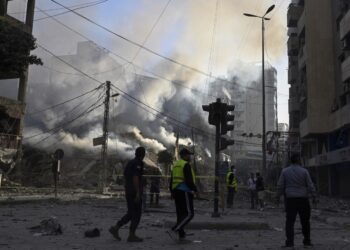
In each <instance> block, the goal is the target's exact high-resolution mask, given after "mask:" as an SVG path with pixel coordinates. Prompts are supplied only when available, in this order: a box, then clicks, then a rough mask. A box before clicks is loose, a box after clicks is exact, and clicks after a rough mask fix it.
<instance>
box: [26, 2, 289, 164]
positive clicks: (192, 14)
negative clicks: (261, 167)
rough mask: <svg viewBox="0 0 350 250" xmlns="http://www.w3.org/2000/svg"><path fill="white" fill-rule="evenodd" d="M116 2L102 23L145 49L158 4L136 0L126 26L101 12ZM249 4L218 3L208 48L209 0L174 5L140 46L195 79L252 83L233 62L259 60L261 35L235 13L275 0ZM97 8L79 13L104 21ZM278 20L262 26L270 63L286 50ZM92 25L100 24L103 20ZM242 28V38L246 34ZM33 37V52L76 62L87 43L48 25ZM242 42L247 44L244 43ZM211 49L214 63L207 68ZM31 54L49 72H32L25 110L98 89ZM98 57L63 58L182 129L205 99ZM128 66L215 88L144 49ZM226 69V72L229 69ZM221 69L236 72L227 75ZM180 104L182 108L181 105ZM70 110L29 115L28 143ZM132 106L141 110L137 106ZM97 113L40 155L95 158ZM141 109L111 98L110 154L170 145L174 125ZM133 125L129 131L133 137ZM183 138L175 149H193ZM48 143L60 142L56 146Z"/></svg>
mask: <svg viewBox="0 0 350 250" xmlns="http://www.w3.org/2000/svg"><path fill="white" fill-rule="evenodd" d="M117 2H118V1H109V2H107V3H106V4H104V5H101V6H100V7H101V8H102V9H100V10H101V13H102V12H103V16H104V18H107V19H109V20H111V22H110V25H111V27H112V28H111V29H113V30H115V31H116V32H117V33H121V34H123V35H125V37H128V38H130V39H131V40H135V41H143V40H144V37H146V35H147V33H148V31H147V30H149V29H150V27H152V24H153V23H154V20H155V16H154V15H150V13H159V12H160V10H161V8H162V5H160V4H159V3H158V1H157V3H156V2H154V3H153V4H152V3H150V2H149V1H144V0H140V1H138V2H137V4H138V8H135V10H134V11H133V12H132V13H128V15H129V16H128V18H126V19H125V20H123V18H122V17H123V15H122V14H123V13H121V12H120V13H119V14H120V16H121V18H120V19H119V18H115V12H114V11H112V12H111V11H108V8H114V7H115V5H117ZM256 2H257V1H253V0H246V1H241V0H233V1H218V3H219V5H218V12H217V15H218V16H217V26H216V31H215V39H214V44H213V45H212V41H213V40H212V37H213V34H212V27H213V22H214V18H215V17H214V10H215V9H216V6H215V3H216V1H207V0H199V1H172V3H171V4H170V5H169V7H168V10H167V12H166V15H164V16H163V17H162V20H161V21H160V22H159V24H158V25H157V27H156V29H155V30H154V31H153V33H152V35H151V36H150V37H149V40H148V41H147V43H146V46H147V47H150V48H151V49H153V50H155V51H163V52H164V51H165V52H164V53H165V55H166V56H168V57H171V58H174V59H176V60H178V61H179V62H183V63H185V64H188V65H191V66H193V67H195V68H198V69H199V70H200V71H204V72H207V71H208V69H209V71H210V72H208V73H211V72H212V73H213V75H223V77H224V78H228V79H229V78H230V77H231V76H232V75H235V76H237V75H238V76H241V77H240V80H241V81H242V83H243V84H245V81H246V82H249V81H250V80H251V79H256V78H257V77H256V76H255V75H254V74H252V71H249V70H244V69H245V68H246V67H243V66H242V65H243V63H239V60H240V59H241V58H240V57H242V56H244V58H245V60H256V57H257V54H259V53H260V52H259V51H260V48H259V46H260V34H261V33H260V26H259V25H258V24H252V23H253V22H255V20H251V19H247V18H245V17H244V16H243V15H242V12H245V11H256V12H257V13H259V12H261V11H264V10H265V7H266V6H268V5H269V4H271V3H274V1H266V3H265V2H264V3H259V4H258V5H257V3H256ZM259 2H260V1H259ZM38 6H39V7H42V8H43V7H46V8H49V7H55V6H54V5H52V3H50V4H49V3H47V2H44V1H42V2H40V1H38ZM56 7H57V6H56ZM98 10H99V9H98ZM98 10H96V9H95V8H91V9H86V10H84V15H87V16H89V17H90V18H91V19H93V20H95V19H96V17H99V18H100V14H101V13H99V12H98ZM116 11H117V10H116ZM41 16H42V15H41ZM284 18H285V17H284V16H283V15H282V14H281V13H279V12H278V13H277V14H276V15H275V16H274V22H273V23H272V24H271V26H269V27H267V37H269V39H268V41H267V47H268V48H269V56H270V57H274V58H278V57H279V56H280V55H281V53H282V51H283V47H282V46H283V44H284V41H283V34H284V33H285V29H284V28H283V26H282V24H281V22H280V21H281V20H282V19H283V20H284ZM60 20H61V21H62V22H64V23H67V24H69V26H70V27H72V28H73V29H75V30H79V31H80V32H82V33H84V34H85V35H86V36H88V37H90V38H91V40H93V41H95V42H96V43H97V44H100V45H102V46H104V47H107V48H109V49H110V50H111V51H114V52H116V53H118V54H121V55H122V56H124V57H126V58H133V57H134V56H135V55H136V52H137V50H138V48H136V47H135V46H131V45H130V44H127V43H125V42H122V41H121V40H120V39H117V38H116V37H115V36H112V35H111V34H108V33H105V32H102V31H101V30H99V29H97V28H96V27H95V26H89V25H87V24H86V23H83V22H82V20H81V19H80V18H79V17H77V16H75V15H73V14H71V15H67V16H65V17H64V19H63V18H61V19H60ZM99 22H100V23H102V24H103V23H104V21H103V20H102V21H99ZM282 23H283V22H282ZM141 24H142V25H141ZM92 27H93V28H92ZM248 28H249V32H248V31H247V29H248ZM51 31H52V32H51ZM34 35H35V36H36V37H37V39H38V42H39V43H40V44H42V45H44V46H46V47H47V48H48V49H50V50H51V51H53V52H54V53H56V54H58V55H64V54H76V52H75V50H76V43H77V42H78V41H82V40H85V39H82V38H81V37H79V36H78V35H77V34H74V33H72V32H71V31H69V30H67V29H66V28H64V27H62V26H61V25H60V24H58V23H56V22H55V21H54V20H47V21H45V22H37V23H35V26H34ZM244 37H245V40H243V38H244ZM241 43H243V45H242V44H241ZM160 48H162V49H160ZM211 48H213V49H211ZM211 50H212V53H213V55H214V56H213V57H212V59H211V61H209V54H210V51H211ZM242 51H243V52H242ZM258 52H259V53H258ZM36 53H37V54H39V56H41V57H43V58H44V63H45V66H46V68H43V67H32V68H31V71H30V74H29V75H30V82H29V89H28V98H27V100H28V109H29V110H37V109H41V108H44V107H48V106H51V105H52V104H54V103H59V102H61V101H62V100H66V99H67V98H69V97H72V96H77V95H79V94H81V93H82V92H84V91H87V90H89V89H91V88H93V87H94V86H97V85H98V83H96V82H94V81H92V80H90V79H88V78H86V77H84V76H81V75H79V74H80V73H79V72H77V71H75V70H74V69H72V68H70V67H69V66H67V65H64V63H62V62H59V61H57V60H52V59H48V58H47V57H48V56H49V55H48V54H47V53H44V52H43V51H42V50H40V49H38V50H37V51H36ZM243 53H244V54H243ZM96 55H98V53H97V54H96V51H95V50H92V51H90V52H89V51H87V52H86V53H85V59H84V58H80V59H79V60H77V61H76V60H70V59H69V57H67V56H65V57H62V58H63V60H67V61H68V62H69V63H70V64H72V65H73V66H75V67H76V68H78V69H80V70H82V71H83V72H85V73H87V74H89V75H91V76H92V77H94V78H96V79H98V80H99V81H101V82H104V81H105V80H110V81H111V82H112V83H113V84H115V85H116V86H117V87H118V88H120V89H122V90H124V91H125V92H127V93H129V94H130V95H132V96H134V97H135V98H137V99H138V100H141V101H142V102H143V103H144V104H146V105H148V106H151V107H153V108H155V109H157V110H159V111H161V112H165V113H167V114H169V115H171V116H172V117H175V118H176V119H178V120H180V121H181V122H184V123H185V122H187V121H188V120H191V119H192V120H194V118H193V117H194V113H198V111H200V106H201V105H202V101H203V98H202V97H203V96H202V94H199V95H198V93H196V92H191V91H189V90H186V89H182V90H181V91H180V90H179V86H178V85H176V84H172V83H170V82H168V81H164V80H161V79H157V77H155V76H153V75H151V74H149V73H146V72H142V70H141V69H140V68H139V67H134V66H132V65H129V64H125V62H121V61H120V60H119V61H117V60H118V59H117V58H116V57H115V56H113V55H111V54H108V53H107V52H106V51H102V50H100V57H101V58H98V56H97V57H96ZM114 59H115V60H114ZM133 62H134V63H135V64H136V65H139V66H141V67H143V68H145V69H146V70H148V71H152V72H155V73H156V74H158V75H161V76H162V77H164V78H166V79H169V80H171V81H181V84H183V85H186V86H188V87H191V88H195V89H197V90H201V91H203V92H205V93H206V92H207V91H208V88H207V86H206V84H205V83H206V82H211V81H213V79H209V80H208V79H207V77H205V76H203V75H201V74H199V73H198V72H195V71H191V70H188V69H186V68H185V67H181V66H179V65H176V64H173V63H170V62H167V61H166V60H163V59H160V58H159V57H156V56H154V55H151V54H150V53H148V52H145V51H141V52H140V53H139V54H138V56H137V57H135V60H134V61H133ZM121 65H123V67H121ZM228 65H230V66H228ZM229 67H230V68H231V69H230V70H228V68H229ZM47 68H51V69H47ZM228 71H230V72H233V73H232V75H230V74H229V73H228ZM60 72H64V73H60ZM101 72H102V73H101ZM226 75H228V76H226ZM225 76H226V77H225ZM115 92H117V90H116V89H113V93H115ZM98 94H99V93H98ZM98 94H97V95H95V96H93V97H92V98H91V99H88V100H87V101H86V104H83V105H82V109H81V108H79V109H77V110H76V111H80V112H81V111H82V110H83V108H84V107H85V108H86V107H87V105H91V104H93V102H94V100H95V101H96V100H97V97H98ZM174 100H175V101H174ZM204 100H205V99H204ZM101 101H102V100H101ZM172 101H174V102H172ZM205 101H208V100H205ZM183 103H186V104H187V105H186V106H184V105H182V104H183ZM74 105H77V102H75V103H68V104H67V105H65V106H63V107H64V108H60V109H55V110H49V111H47V112H45V113H43V114H42V115H40V116H36V117H29V118H28V119H27V122H26V128H25V137H27V136H30V135H32V134H34V133H37V132H39V133H40V132H45V131H47V130H48V129H52V128H54V127H55V126H57V125H59V124H60V123H62V122H64V121H65V120H66V119H67V116H68V115H67V116H65V115H62V114H64V112H67V111H69V110H71V109H72V108H74ZM139 105H141V106H143V104H139ZM102 108H103V107H101V108H100V109H98V110H96V111H94V112H92V113H91V114H89V115H88V116H86V117H85V116H84V117H83V118H82V119H79V121H77V122H74V123H73V124H72V126H69V127H68V126H67V128H63V129H62V131H60V132H59V133H57V135H54V136H52V137H50V138H49V139H47V140H46V141H45V143H40V144H38V145H39V146H41V147H43V148H46V147H47V146H48V145H52V144H54V146H55V147H56V146H66V147H69V146H72V147H74V148H79V149H88V150H91V151H93V152H98V147H95V148H94V147H93V146H92V138H94V137H99V136H101V134H102V132H101V131H102V129H101V124H102V120H103V109H102ZM143 108H145V106H143ZM146 109H147V110H148V111H145V110H144V109H141V108H139V107H137V106H135V104H133V103H131V102H129V101H127V100H125V99H123V98H120V97H119V98H118V102H117V103H115V101H114V100H112V103H111V114H110V117H111V122H110V131H111V138H110V147H109V148H110V150H111V151H113V152H116V151H118V152H119V153H120V155H123V156H124V155H130V154H133V152H132V148H134V147H136V146H138V145H145V146H147V147H149V148H151V149H152V150H154V151H156V152H157V151H159V150H164V149H165V148H168V147H169V146H171V145H174V144H175V140H176V136H175V131H176V125H174V124H170V123H169V119H168V120H167V121H166V120H165V119H164V118H159V116H155V115H153V114H152V113H156V112H155V111H154V110H150V109H148V108H146ZM74 114H75V115H77V114H79V112H75V111H74V113H73V115H70V116H69V117H72V118H74V117H75V115H74ZM204 115H205V114H204V113H201V115H199V118H201V117H202V116H204ZM69 117H68V118H69ZM194 122H198V123H200V124H205V123H206V121H205V119H197V120H196V121H194ZM192 125H196V124H192ZM130 126H131V128H132V131H130ZM203 126H204V125H203ZM207 128H208V127H207ZM130 132H133V134H134V137H133V138H132V139H131V138H129V137H125V133H130ZM49 135H50V134H49V133H44V134H43V135H42V136H40V137H38V139H39V138H44V137H45V136H49ZM189 137H190V132H187V134H184V133H182V134H181V138H180V144H183V145H188V144H189V143H192V141H191V140H190V139H189ZM36 141H38V140H30V141H28V142H29V143H32V144H34V143H35V142H36ZM57 141H58V142H57ZM55 143H57V144H56V145H55ZM130 152H131V153H130ZM206 153H207V154H208V156H209V157H210V156H211V153H210V151H209V150H208V149H207V150H206Z"/></svg>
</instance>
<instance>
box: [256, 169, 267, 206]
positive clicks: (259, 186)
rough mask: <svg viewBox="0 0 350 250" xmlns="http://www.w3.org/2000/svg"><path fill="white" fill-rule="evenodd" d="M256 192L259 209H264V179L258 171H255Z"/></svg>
mask: <svg viewBox="0 0 350 250" xmlns="http://www.w3.org/2000/svg"><path fill="white" fill-rule="evenodd" d="M256 192H257V196H258V205H260V211H264V208H265V204H264V202H265V201H264V199H265V184H264V179H263V177H262V176H261V175H260V173H259V172H258V173H256Z"/></svg>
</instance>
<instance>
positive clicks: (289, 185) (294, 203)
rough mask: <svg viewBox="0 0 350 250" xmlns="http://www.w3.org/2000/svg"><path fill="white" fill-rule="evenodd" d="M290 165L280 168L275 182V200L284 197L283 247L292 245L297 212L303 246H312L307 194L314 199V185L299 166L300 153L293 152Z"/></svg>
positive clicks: (305, 171) (304, 170)
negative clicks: (284, 223)
mask: <svg viewBox="0 0 350 250" xmlns="http://www.w3.org/2000/svg"><path fill="white" fill-rule="evenodd" d="M290 162H291V165H290V166H288V167H286V168H284V169H283V170H282V173H281V176H280V178H279V180H278V183H277V200H279V197H280V196H281V195H284V196H285V199H286V237H287V240H286V244H285V247H294V223H295V219H296V216H297V214H299V216H300V223H301V226H302V232H303V236H304V240H303V243H304V246H312V243H311V239H310V216H311V208H310V203H309V196H310V195H311V196H312V197H313V200H315V195H316V192H315V187H314V184H313V183H312V181H311V178H310V175H309V172H308V171H307V170H306V169H305V168H303V167H302V166H300V155H299V154H294V155H292V156H291V159H290Z"/></svg>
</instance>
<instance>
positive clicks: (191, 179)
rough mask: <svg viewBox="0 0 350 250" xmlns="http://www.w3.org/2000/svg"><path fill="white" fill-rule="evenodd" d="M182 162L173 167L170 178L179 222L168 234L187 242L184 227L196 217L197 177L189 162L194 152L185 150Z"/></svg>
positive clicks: (182, 154)
mask: <svg viewBox="0 0 350 250" xmlns="http://www.w3.org/2000/svg"><path fill="white" fill-rule="evenodd" d="M179 154H180V158H181V159H180V160H178V161H176V162H175V163H174V165H173V166H172V170H171V178H170V192H171V194H172V197H173V198H174V200H175V206H176V215H177V222H176V224H175V226H173V227H172V229H171V230H170V231H168V234H169V235H170V237H171V238H173V239H177V237H178V239H179V241H180V242H185V237H186V233H185V231H184V227H185V226H186V225H187V224H188V223H189V222H190V221H191V220H192V218H193V216H194V209H193V196H194V193H197V187H196V184H195V182H196V176H195V173H194V171H193V168H192V167H191V165H190V163H189V161H190V160H191V155H193V153H192V152H190V151H189V150H188V149H186V148H183V149H182V150H181V151H180V152H179Z"/></svg>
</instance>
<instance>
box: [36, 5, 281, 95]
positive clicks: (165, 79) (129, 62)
mask: <svg viewBox="0 0 350 250" xmlns="http://www.w3.org/2000/svg"><path fill="white" fill-rule="evenodd" d="M38 9H39V8H38ZM43 13H45V12H44V11H43ZM45 14H46V15H48V16H50V15H49V14H47V13H45ZM52 19H53V20H54V21H56V22H57V23H59V24H60V25H62V26H64V27H65V28H67V29H68V30H70V31H72V32H73V33H75V34H77V35H79V36H81V37H82V38H84V39H86V40H87V41H89V42H91V43H93V44H94V45H95V46H97V47H100V48H101V49H104V50H106V51H108V52H109V53H111V54H112V55H114V56H116V57H117V58H119V59H121V60H122V61H124V62H126V63H127V64H133V65H134V66H135V67H136V68H139V69H140V70H142V71H143V72H146V73H149V74H151V75H153V76H155V77H157V78H160V79H162V80H164V81H167V82H170V83H172V84H175V85H178V86H180V87H183V88H186V89H188V90H191V91H193V92H196V93H199V94H201V95H205V96H210V97H213V98H215V99H216V98H218V96H215V95H211V94H207V93H204V92H202V91H200V90H198V89H194V88H191V87H188V86H186V85H185V84H181V83H180V82H179V81H173V80H170V79H167V78H166V77H164V76H162V75H160V74H157V73H155V72H152V71H150V70H147V69H145V68H143V67H141V66H139V65H136V64H134V63H133V62H131V61H130V60H128V59H126V58H125V57H123V56H121V55H119V54H117V53H115V52H113V51H111V50H109V49H107V48H106V47H104V46H101V45H99V44H97V43H95V42H94V41H93V40H91V39H90V38H89V37H87V36H85V35H84V34H82V33H80V32H78V31H76V30H74V29H72V28H71V27H69V26H67V25H66V24H64V23H62V22H61V21H59V20H58V19H56V18H54V17H53V18H52ZM122 66H123V65H122ZM122 66H121V67H122ZM117 68H119V67H117ZM117 68H114V69H117ZM114 69H112V70H114ZM112 70H111V71H112ZM62 73H63V72H62ZM85 76H86V75H85ZM219 80H222V79H219ZM224 81H225V82H228V83H231V84H232V82H230V81H228V80H226V79H225V80H224ZM241 87H242V88H246V89H251V90H254V91H257V92H259V91H261V90H258V89H255V88H251V87H246V86H241ZM279 94H281V95H285V94H283V93H279Z"/></svg>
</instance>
